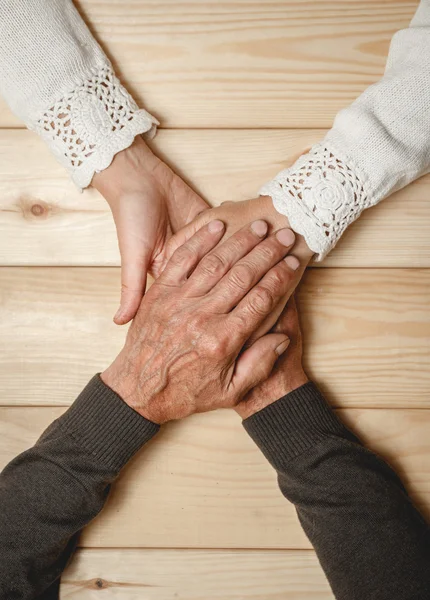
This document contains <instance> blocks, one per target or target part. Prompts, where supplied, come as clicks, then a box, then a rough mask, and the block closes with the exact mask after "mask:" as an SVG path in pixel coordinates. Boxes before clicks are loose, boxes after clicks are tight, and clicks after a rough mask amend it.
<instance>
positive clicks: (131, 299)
mask: <svg viewBox="0 0 430 600" xmlns="http://www.w3.org/2000/svg"><path fill="white" fill-rule="evenodd" d="M149 262H150V254H149V253H147V254H144V255H141V256H136V255H131V256H128V252H122V253H121V302H120V306H119V308H118V310H117V312H116V314H115V316H114V318H113V320H114V321H115V323H116V324H117V325H125V324H126V323H128V322H129V321H131V320H132V319H133V318H134V317H135V316H136V313H137V311H138V309H139V306H140V303H141V301H142V298H143V296H144V294H145V289H146V279H147V271H148V265H149Z"/></svg>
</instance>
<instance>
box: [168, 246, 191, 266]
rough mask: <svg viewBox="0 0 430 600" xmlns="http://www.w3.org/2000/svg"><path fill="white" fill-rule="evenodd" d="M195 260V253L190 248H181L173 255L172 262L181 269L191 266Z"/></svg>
mask: <svg viewBox="0 0 430 600" xmlns="http://www.w3.org/2000/svg"><path fill="white" fill-rule="evenodd" d="M193 258H194V252H193V251H192V250H191V249H190V248H188V246H181V247H180V248H178V249H177V250H176V252H175V253H174V254H173V256H172V258H171V259H170V262H171V263H172V264H173V265H174V266H175V267H181V266H185V265H187V264H189V263H190V262H191V261H192V260H193Z"/></svg>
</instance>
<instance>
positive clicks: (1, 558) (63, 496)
mask: <svg viewBox="0 0 430 600" xmlns="http://www.w3.org/2000/svg"><path fill="white" fill-rule="evenodd" d="M158 429H159V427H158V426H157V425H155V424H154V423H151V422H150V421H147V420H146V419H144V418H143V417H141V416H140V415H138V414H137V413H136V412H134V411H133V410H132V409H131V408H130V407H129V406H127V405H126V404H125V403H124V402H123V401H122V400H121V399H120V398H119V397H118V396H117V395H116V394H115V393H114V392H113V391H112V390H110V389H109V388H108V387H106V386H105V385H104V384H103V383H102V381H101V380H100V378H99V377H95V378H93V379H92V380H91V382H90V383H89V384H88V386H87V387H86V388H85V389H84V391H83V392H82V393H81V395H80V396H79V398H78V399H77V400H76V401H75V403H74V404H73V405H72V406H71V408H70V409H69V410H68V411H67V412H66V413H65V414H64V415H63V416H62V417H60V418H59V419H58V420H57V421H55V422H54V423H52V425H51V426H50V427H49V428H48V429H47V430H46V431H45V433H44V434H43V435H42V436H41V438H40V439H39V441H38V442H37V443H36V444H35V446H34V447H33V448H31V449H29V450H27V451H26V452H24V453H23V454H21V455H20V456H18V457H17V458H15V459H14V460H13V461H12V462H11V463H10V464H9V465H8V466H7V467H6V468H5V469H4V471H3V472H2V474H1V475H0V505H1V507H2V510H1V513H0V599H1V600H6V599H7V600H9V599H10V598H12V597H16V598H22V599H26V600H30V599H33V598H38V599H40V600H41V599H42V598H43V600H45V598H46V599H48V598H49V599H50V598H51V597H53V598H55V597H56V595H55V585H56V583H55V582H56V581H57V580H58V578H59V576H60V575H61V573H62V571H63V569H64V568H65V566H66V564H67V561H68V559H69V558H70V556H71V554H72V552H73V550H74V547H75V544H76V541H77V536H78V534H79V531H80V530H81V529H82V528H83V527H84V526H85V525H87V524H88V523H89V522H90V521H91V520H92V519H93V518H94V517H95V516H96V515H97V514H98V513H99V512H100V511H101V509H102V508H103V505H104V503H105V501H106V499H107V495H108V492H109V488H110V485H111V483H112V482H113V481H114V480H115V479H116V477H117V476H118V474H119V472H120V470H121V469H122V467H123V466H124V465H125V464H126V463H127V462H128V460H129V459H130V458H131V457H132V456H133V455H134V454H135V453H136V452H137V451H138V450H139V449H140V448H141V447H142V446H143V445H144V444H145V443H146V442H147V441H148V440H149V439H151V437H153V436H154V435H155V433H156V432H157V431H158Z"/></svg>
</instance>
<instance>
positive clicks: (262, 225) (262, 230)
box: [251, 221, 267, 237]
mask: <svg viewBox="0 0 430 600" xmlns="http://www.w3.org/2000/svg"><path fill="white" fill-rule="evenodd" d="M251 229H252V231H253V232H254V233H255V234H257V235H258V236H259V237H263V236H265V235H266V233H267V223H266V221H254V222H253V223H252V225H251Z"/></svg>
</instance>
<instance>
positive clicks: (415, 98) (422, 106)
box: [261, 0, 430, 258]
mask: <svg viewBox="0 0 430 600" xmlns="http://www.w3.org/2000/svg"><path fill="white" fill-rule="evenodd" d="M429 64H430V1H429V0H422V2H421V4H420V7H419V9H418V11H417V14H416V16H415V18H414V20H413V21H412V23H411V26H410V27H409V28H407V29H405V30H402V31H399V32H398V33H397V34H396V35H395V36H394V38H393V40H392V44H391V48H390V52H389V56H388V62H387V67H386V71H385V75H384V77H383V78H382V79H381V80H380V81H379V82H378V83H376V84H375V85H373V86H371V87H370V88H368V89H367V90H366V91H365V92H364V93H363V94H362V95H361V96H360V97H359V98H358V99H357V100H356V101H355V102H354V103H353V104H352V105H351V106H349V107H348V108H346V109H344V110H342V111H341V112H340V113H339V114H338V115H337V117H336V120H335V122H334V125H333V128H332V129H331V130H330V131H329V132H328V134H327V136H326V137H325V138H324V139H323V140H322V142H321V143H319V144H317V145H316V146H315V147H314V148H313V149H312V150H311V151H310V152H309V153H308V154H305V155H304V156H302V157H301V158H299V160H298V161H297V162H296V163H295V164H294V165H293V166H292V167H291V168H289V169H285V170H284V171H282V172H281V173H279V175H278V176H277V177H276V178H275V179H274V180H273V181H272V182H270V183H268V184H267V185H266V186H264V187H263V189H262V192H261V193H262V194H267V195H269V196H271V197H272V198H273V202H274V204H275V207H276V209H277V210H278V211H279V212H280V213H282V214H285V215H286V216H287V217H288V219H289V222H290V224H291V227H292V228H293V229H294V230H295V231H296V232H297V233H299V234H301V235H303V236H304V237H305V239H306V242H307V244H308V246H309V247H310V249H311V250H313V251H314V252H315V253H317V254H318V255H319V257H320V258H323V257H324V256H325V255H326V254H327V253H328V252H329V251H330V250H331V249H332V248H333V247H334V246H335V245H336V243H337V241H338V240H339V238H340V237H341V235H342V234H343V232H344V231H345V229H346V228H347V227H348V226H349V225H350V224H351V223H352V222H353V221H355V220H356V219H357V218H358V217H359V216H360V214H361V212H362V211H363V210H364V209H366V208H368V207H370V206H373V205H375V204H377V203H378V202H379V201H380V200H382V199H383V198H385V197H387V196H388V195H390V194H391V193H392V192H394V191H395V190H398V189H400V188H402V187H404V186H406V185H407V184H408V183H410V182H411V181H413V180H414V179H416V178H418V177H420V176H421V175H423V174H425V173H427V172H428V171H429V167H430V151H429V146H428V140H429V137H430V117H429V111H428V107H429V106H430V70H429Z"/></svg>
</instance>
